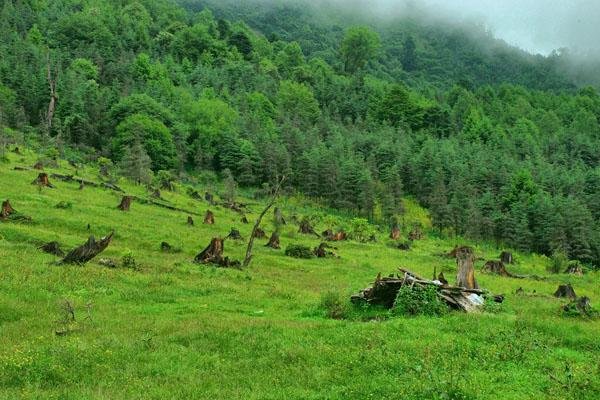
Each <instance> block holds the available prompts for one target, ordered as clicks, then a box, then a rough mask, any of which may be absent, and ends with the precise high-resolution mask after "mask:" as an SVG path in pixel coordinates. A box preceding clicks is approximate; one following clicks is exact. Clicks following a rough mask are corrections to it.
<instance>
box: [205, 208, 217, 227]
mask: <svg viewBox="0 0 600 400" xmlns="http://www.w3.org/2000/svg"><path fill="white" fill-rule="evenodd" d="M214 224H215V215H214V214H213V213H212V211H210V210H208V211H207V212H206V215H205V216H204V225H214Z"/></svg>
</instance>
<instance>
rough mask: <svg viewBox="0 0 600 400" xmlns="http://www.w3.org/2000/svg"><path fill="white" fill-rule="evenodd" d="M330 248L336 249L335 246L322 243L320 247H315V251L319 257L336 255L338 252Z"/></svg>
mask: <svg viewBox="0 0 600 400" xmlns="http://www.w3.org/2000/svg"><path fill="white" fill-rule="evenodd" d="M328 249H334V250H336V249H335V247H331V246H330V245H328V244H327V243H321V244H320V245H319V246H318V247H315V249H314V250H313V253H314V254H315V256H317V257H318V258H326V257H336V254H335V253H334V252H333V251H329V250H328Z"/></svg>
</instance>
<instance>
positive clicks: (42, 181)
mask: <svg viewBox="0 0 600 400" xmlns="http://www.w3.org/2000/svg"><path fill="white" fill-rule="evenodd" d="M31 184H32V185H38V186H45V187H49V188H51V189H52V188H54V185H52V184H51V183H50V179H48V174H47V173H45V172H40V173H39V175H38V177H37V178H35V179H34V180H33V182H31Z"/></svg>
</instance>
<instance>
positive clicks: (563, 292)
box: [554, 283, 577, 299]
mask: <svg viewBox="0 0 600 400" xmlns="http://www.w3.org/2000/svg"><path fill="white" fill-rule="evenodd" d="M554 297H558V298H563V297H567V298H569V299H576V298H577V295H576V294H575V290H574V289H573V286H571V284H570V283H568V284H566V285H560V286H559V287H558V289H556V292H554Z"/></svg>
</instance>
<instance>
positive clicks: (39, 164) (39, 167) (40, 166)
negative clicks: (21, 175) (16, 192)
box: [33, 161, 44, 171]
mask: <svg viewBox="0 0 600 400" xmlns="http://www.w3.org/2000/svg"><path fill="white" fill-rule="evenodd" d="M33 169H37V170H38V171H42V170H43V169H44V163H42V162H41V161H38V162H36V163H35V164H33Z"/></svg>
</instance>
